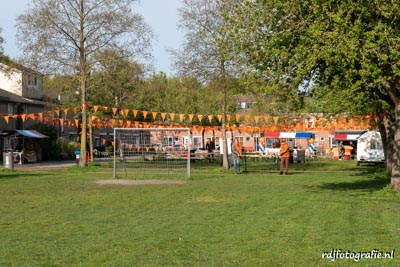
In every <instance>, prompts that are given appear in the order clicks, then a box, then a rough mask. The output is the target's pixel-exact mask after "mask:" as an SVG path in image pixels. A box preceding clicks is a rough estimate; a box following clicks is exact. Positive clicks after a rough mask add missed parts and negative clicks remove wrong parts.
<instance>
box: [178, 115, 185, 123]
mask: <svg viewBox="0 0 400 267" xmlns="http://www.w3.org/2000/svg"><path fill="white" fill-rule="evenodd" d="M184 117H185V114H179V120H180V122H182V121H183V118H184Z"/></svg>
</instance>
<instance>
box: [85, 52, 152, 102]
mask: <svg viewBox="0 0 400 267" xmlns="http://www.w3.org/2000/svg"><path fill="white" fill-rule="evenodd" d="M98 60H99V64H98V67H97V70H96V71H95V72H93V74H92V77H91V79H90V86H89V89H88V92H89V94H90V96H89V99H88V101H90V102H92V103H93V104H97V105H110V104H112V106H114V107H118V108H122V107H126V106H128V104H129V103H130V101H131V100H132V95H133V94H134V91H135V90H137V88H138V87H139V85H140V83H141V82H142V79H143V78H144V70H143V69H144V68H143V67H142V66H141V65H140V64H138V63H137V62H134V61H132V60H131V59H129V57H127V56H126V55H125V51H114V50H105V51H103V52H102V53H100V54H99V55H98Z"/></svg>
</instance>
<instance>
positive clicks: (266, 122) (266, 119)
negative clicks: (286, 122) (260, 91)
mask: <svg viewBox="0 0 400 267" xmlns="http://www.w3.org/2000/svg"><path fill="white" fill-rule="evenodd" d="M268 121H269V116H264V123H265V124H268Z"/></svg>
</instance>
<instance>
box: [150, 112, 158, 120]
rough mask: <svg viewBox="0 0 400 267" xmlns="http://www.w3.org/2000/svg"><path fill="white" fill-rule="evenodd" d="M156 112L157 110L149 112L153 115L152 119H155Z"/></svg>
mask: <svg viewBox="0 0 400 267" xmlns="http://www.w3.org/2000/svg"><path fill="white" fill-rule="evenodd" d="M157 113H158V112H156V111H153V112H152V113H151V115H153V119H154V120H155V119H156V117H157Z"/></svg>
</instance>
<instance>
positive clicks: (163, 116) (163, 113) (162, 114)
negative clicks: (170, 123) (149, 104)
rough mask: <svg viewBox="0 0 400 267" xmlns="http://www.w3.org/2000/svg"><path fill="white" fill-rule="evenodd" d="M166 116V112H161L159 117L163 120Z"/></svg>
mask: <svg viewBox="0 0 400 267" xmlns="http://www.w3.org/2000/svg"><path fill="white" fill-rule="evenodd" d="M166 116H167V113H165V112H162V113H161V119H162V120H163V121H165V117H166Z"/></svg>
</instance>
